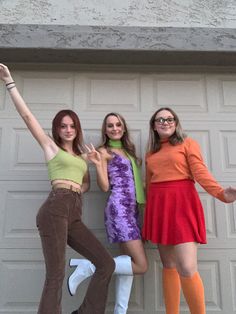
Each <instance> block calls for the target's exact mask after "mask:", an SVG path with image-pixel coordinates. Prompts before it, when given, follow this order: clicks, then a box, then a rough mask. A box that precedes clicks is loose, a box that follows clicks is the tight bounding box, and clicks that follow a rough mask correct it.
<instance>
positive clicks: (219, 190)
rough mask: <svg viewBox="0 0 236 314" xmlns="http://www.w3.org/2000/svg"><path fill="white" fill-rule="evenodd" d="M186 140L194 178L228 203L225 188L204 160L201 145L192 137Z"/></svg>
mask: <svg viewBox="0 0 236 314" xmlns="http://www.w3.org/2000/svg"><path fill="white" fill-rule="evenodd" d="M186 141H187V145H186V151H187V152H186V154H187V161H188V164H189V168H190V171H191V174H192V176H193V178H194V180H195V181H197V182H198V183H199V184H200V185H201V186H202V187H203V188H204V189H205V190H206V191H207V192H208V193H209V194H211V195H212V196H214V197H216V198H217V199H219V200H220V201H222V202H225V203H227V201H226V200H225V198H224V188H223V187H222V186H221V185H220V184H219V183H218V182H217V181H216V179H215V178H214V177H213V176H212V174H211V173H210V172H209V170H208V168H207V166H206V165H205V163H204V161H203V157H202V154H201V150H200V146H199V145H198V143H197V142H196V141H194V140H192V139H190V138H188V139H186Z"/></svg>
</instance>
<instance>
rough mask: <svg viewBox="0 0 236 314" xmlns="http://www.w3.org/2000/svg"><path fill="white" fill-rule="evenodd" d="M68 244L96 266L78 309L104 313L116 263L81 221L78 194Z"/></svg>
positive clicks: (85, 312) (89, 313)
mask: <svg viewBox="0 0 236 314" xmlns="http://www.w3.org/2000/svg"><path fill="white" fill-rule="evenodd" d="M68 244H69V245H70V246H71V247H72V248H73V249H74V250H76V251H77V252H78V253H79V254H81V255H83V256H84V257H85V258H87V259H89V260H90V261H91V262H92V263H93V264H94V265H95V267H96V271H95V273H94V275H93V276H92V278H91V281H90V284H89V286H88V289H87V292H86V295H85V298H84V300H83V302H82V304H81V306H80V308H79V310H78V313H79V314H104V313H105V307H106V300H107V294H108V286H109V283H110V280H111V276H112V273H113V272H114V269H115V263H114V261H113V258H112V257H111V255H110V254H109V253H108V251H107V250H106V249H105V248H104V247H103V245H102V244H101V243H100V241H99V240H98V239H97V238H96V237H95V236H94V234H93V233H92V232H91V231H90V230H89V229H88V228H87V227H86V226H85V225H84V223H83V222H82V221H81V199H80V196H79V195H77V206H76V207H75V208H74V212H73V213H72V212H71V217H70V223H69V229H68Z"/></svg>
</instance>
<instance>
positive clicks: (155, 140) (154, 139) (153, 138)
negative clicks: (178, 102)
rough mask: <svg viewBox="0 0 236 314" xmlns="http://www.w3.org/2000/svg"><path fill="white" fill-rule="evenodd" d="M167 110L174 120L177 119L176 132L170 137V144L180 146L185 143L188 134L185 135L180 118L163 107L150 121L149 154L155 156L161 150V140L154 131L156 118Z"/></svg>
mask: <svg viewBox="0 0 236 314" xmlns="http://www.w3.org/2000/svg"><path fill="white" fill-rule="evenodd" d="M163 110H167V111H169V112H170V113H171V114H172V115H173V117H174V119H175V132H174V134H172V135H171V136H170V137H169V143H170V144H171V145H178V144H180V143H183V141H184V139H185V138H186V134H185V133H183V129H182V126H181V124H180V121H179V117H178V116H177V114H176V113H175V112H174V110H172V109H171V108H169V107H162V108H160V109H158V110H157V111H156V112H155V113H154V114H153V115H152V117H151V119H150V121H149V139H148V144H147V153H148V154H153V153H156V152H158V151H159V150H160V149H161V139H160V136H159V134H158V132H157V131H156V130H154V124H155V118H156V115H157V113H158V112H160V111H163Z"/></svg>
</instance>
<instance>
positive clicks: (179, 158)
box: [146, 137, 226, 202]
mask: <svg viewBox="0 0 236 314" xmlns="http://www.w3.org/2000/svg"><path fill="white" fill-rule="evenodd" d="M184 179H190V180H195V181H196V182H198V183H199V184H200V185H201V186H202V187H203V188H204V189H205V190H206V191H207V192H208V193H209V194H211V195H212V196H214V197H216V198H218V199H219V200H221V201H222V202H226V200H225V198H224V194H223V191H224V189H223V187H221V186H220V185H219V184H218V182H217V181H216V180H215V179H214V177H213V176H212V175H211V173H210V172H209V171H208V169H207V167H206V165H205V164H204V161H203V158H202V155H201V150H200V147H199V145H198V143H197V142H195V141H194V140H193V139H191V138H189V137H187V138H186V139H185V140H184V142H183V143H181V144H179V145H175V146H173V145H171V144H170V143H169V142H163V143H162V146H161V149H160V151H158V152H157V153H154V154H147V156H146V188H147V191H148V187H149V184H150V183H154V182H164V181H174V180H184Z"/></svg>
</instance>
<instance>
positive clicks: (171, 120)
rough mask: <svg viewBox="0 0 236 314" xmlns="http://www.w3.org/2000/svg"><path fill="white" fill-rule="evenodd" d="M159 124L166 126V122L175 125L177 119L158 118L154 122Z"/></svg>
mask: <svg viewBox="0 0 236 314" xmlns="http://www.w3.org/2000/svg"><path fill="white" fill-rule="evenodd" d="M154 121H155V122H156V123H157V124H164V123H165V122H167V123H168V124H173V123H174V122H175V118H166V119H165V118H162V117H160V118H156V119H155V120H154Z"/></svg>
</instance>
